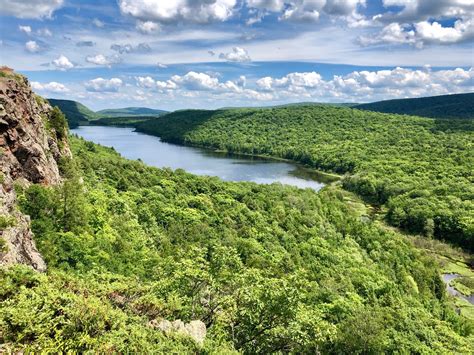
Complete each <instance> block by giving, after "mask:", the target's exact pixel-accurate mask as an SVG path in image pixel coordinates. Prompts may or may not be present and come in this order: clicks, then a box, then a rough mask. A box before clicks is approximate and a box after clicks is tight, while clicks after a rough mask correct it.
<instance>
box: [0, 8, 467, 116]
mask: <svg viewBox="0 0 474 355" xmlns="http://www.w3.org/2000/svg"><path fill="white" fill-rule="evenodd" d="M0 64H1V65H7V66H9V67H11V68H13V69H15V70H16V71H18V72H20V73H22V74H24V75H26V76H27V77H28V78H29V80H30V82H31V85H32V87H33V89H34V91H35V92H37V93H38V94H40V95H42V96H45V97H48V98H60V99H69V100H76V101H80V102H82V103H83V104H85V105H87V106H88V107H90V108H92V109H94V110H99V109H104V108H119V107H127V106H144V107H151V108H158V109H165V110H176V109H183V108H208V109H214V108H219V107H228V106H265V105H275V104H283V103H289V102H307V101H312V102H371V101H377V100H385V99H393V98H405V97H420V96H431V95H442V94H451V93H462V92H473V91H474V70H473V69H472V67H473V66H474V0H97V1H92V0H85V1H77V0H0Z"/></svg>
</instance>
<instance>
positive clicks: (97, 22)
mask: <svg viewBox="0 0 474 355" xmlns="http://www.w3.org/2000/svg"><path fill="white" fill-rule="evenodd" d="M92 24H93V25H94V26H95V27H98V28H102V27H104V26H105V24H104V23H103V22H102V21H101V20H99V19H98V18H95V19H93V20H92Z"/></svg>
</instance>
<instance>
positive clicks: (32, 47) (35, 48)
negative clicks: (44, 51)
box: [25, 41, 41, 53]
mask: <svg viewBox="0 0 474 355" xmlns="http://www.w3.org/2000/svg"><path fill="white" fill-rule="evenodd" d="M25 49H26V50H27V51H28V52H30V53H38V52H39V51H40V50H41V47H40V46H39V44H38V43H37V42H36V41H28V42H26V43H25Z"/></svg>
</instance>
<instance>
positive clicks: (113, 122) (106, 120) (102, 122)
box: [90, 116, 154, 127]
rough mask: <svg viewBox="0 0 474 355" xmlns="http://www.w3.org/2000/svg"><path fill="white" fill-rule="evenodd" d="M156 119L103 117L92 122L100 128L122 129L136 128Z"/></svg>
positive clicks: (144, 117)
mask: <svg viewBox="0 0 474 355" xmlns="http://www.w3.org/2000/svg"><path fill="white" fill-rule="evenodd" d="M152 119H154V117H151V116H124V117H120V116H113V117H102V118H99V119H98V120H95V121H91V122H90V123H91V124H93V125H99V126H120V127H130V126H131V127H134V126H136V125H138V124H140V123H143V122H146V121H149V120H152Z"/></svg>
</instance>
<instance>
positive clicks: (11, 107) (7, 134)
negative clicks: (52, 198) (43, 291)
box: [0, 68, 71, 271]
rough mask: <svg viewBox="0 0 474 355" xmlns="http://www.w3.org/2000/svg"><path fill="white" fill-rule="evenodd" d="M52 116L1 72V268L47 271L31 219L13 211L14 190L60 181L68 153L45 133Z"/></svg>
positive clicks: (17, 80)
mask: <svg viewBox="0 0 474 355" xmlns="http://www.w3.org/2000/svg"><path fill="white" fill-rule="evenodd" d="M51 112H52V107H51V106H50V105H49V104H48V103H47V101H45V100H43V99H42V98H40V97H39V96H36V95H35V94H34V93H33V92H32V90H31V87H30V85H29V83H28V80H27V79H26V78H24V77H23V76H21V75H19V74H15V73H13V72H11V71H9V70H5V69H4V68H0V265H10V264H15V263H22V264H26V265H30V266H31V267H33V268H34V269H36V270H38V271H44V270H46V264H45V262H44V260H43V258H42V257H41V255H40V254H39V253H38V251H37V249H36V246H35V243H34V239H33V235H32V233H31V229H30V220H29V217H28V216H26V215H24V214H22V213H21V212H20V211H19V210H18V208H17V196H16V193H15V188H14V185H15V184H19V185H23V186H28V185H29V184H31V183H40V184H45V185H49V184H57V183H59V182H60V181H61V177H60V174H59V169H58V161H59V159H60V158H61V157H62V156H65V155H66V156H70V155H71V153H70V150H69V146H68V144H67V141H66V140H65V138H63V140H59V139H58V138H57V135H56V134H55V132H54V131H52V130H51V129H49V128H47V127H48V118H49V117H50V115H51ZM60 147H61V148H60ZM2 240H3V242H2ZM2 244H3V246H2Z"/></svg>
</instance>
